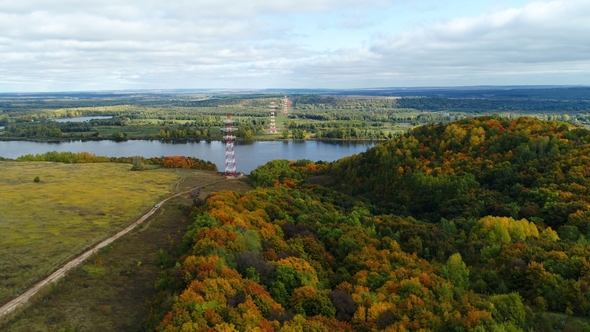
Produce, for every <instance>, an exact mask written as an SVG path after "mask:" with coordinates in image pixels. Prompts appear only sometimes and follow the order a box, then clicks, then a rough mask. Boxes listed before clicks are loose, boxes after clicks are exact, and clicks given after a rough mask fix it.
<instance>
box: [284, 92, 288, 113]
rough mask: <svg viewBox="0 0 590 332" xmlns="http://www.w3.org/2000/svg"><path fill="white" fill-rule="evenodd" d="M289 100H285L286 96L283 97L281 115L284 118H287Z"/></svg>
mask: <svg viewBox="0 0 590 332" xmlns="http://www.w3.org/2000/svg"><path fill="white" fill-rule="evenodd" d="M288 110H289V99H287V96H285V97H283V115H284V116H289V112H288Z"/></svg>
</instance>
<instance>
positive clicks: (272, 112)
mask: <svg viewBox="0 0 590 332" xmlns="http://www.w3.org/2000/svg"><path fill="white" fill-rule="evenodd" d="M275 108H276V106H275V102H274V100H273V101H271V102H270V132H271V133H272V134H274V133H276V132H277V127H276V126H275Z"/></svg>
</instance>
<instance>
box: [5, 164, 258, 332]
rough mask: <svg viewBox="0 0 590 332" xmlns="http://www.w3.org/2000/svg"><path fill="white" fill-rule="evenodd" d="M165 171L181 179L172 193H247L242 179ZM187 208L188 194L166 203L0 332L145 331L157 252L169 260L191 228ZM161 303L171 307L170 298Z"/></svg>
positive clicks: (41, 297) (200, 173)
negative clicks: (193, 190)
mask: <svg viewBox="0 0 590 332" xmlns="http://www.w3.org/2000/svg"><path fill="white" fill-rule="evenodd" d="M168 171H170V172H174V173H175V174H177V175H178V176H179V177H181V178H182V180H181V181H179V182H178V183H177V186H176V190H175V192H184V191H186V190H189V189H191V188H194V187H197V186H203V191H202V193H201V194H202V197H204V196H206V195H208V194H209V193H211V192H216V191H220V190H228V189H233V190H236V191H240V192H245V191H249V190H251V189H253V188H252V187H250V186H249V185H248V184H246V183H245V182H244V181H243V180H225V178H224V177H222V176H219V175H216V174H215V173H214V172H208V171H197V170H183V169H176V170H168ZM191 204H192V201H191V199H190V198H189V195H188V194H186V195H180V196H177V197H175V198H173V199H171V200H170V201H168V202H166V204H164V205H163V206H162V207H160V208H159V209H158V212H157V213H156V214H154V216H152V217H151V218H149V219H148V220H147V221H146V222H145V223H143V224H142V225H141V226H140V227H138V228H137V229H135V230H134V231H133V232H131V233H129V234H127V235H126V236H125V237H124V238H122V239H119V240H118V241H115V242H114V243H113V244H111V245H109V246H108V247H107V248H105V249H103V250H100V251H99V253H97V254H96V255H94V256H93V257H91V258H90V259H89V260H88V261H86V262H85V263H84V264H83V265H82V266H81V267H80V268H77V269H74V270H73V271H71V272H70V273H68V274H67V276H66V277H65V278H64V279H62V280H61V281H59V282H58V283H57V284H54V285H53V287H50V289H47V290H45V291H44V292H42V294H40V295H39V296H37V297H36V299H35V300H33V301H31V303H30V304H29V305H28V306H26V307H24V308H23V309H22V310H19V312H18V313H16V314H15V315H14V318H13V319H12V320H10V321H6V322H4V323H3V322H2V321H0V331H6V332H29V331H50V332H51V331H55V332H58V331H76V332H85V331H121V332H139V331H145V330H146V326H145V324H146V318H148V316H149V315H150V308H149V307H148V306H146V304H148V303H149V301H150V300H152V301H153V300H154V298H155V297H156V293H157V291H156V289H155V287H154V284H155V280H156V278H157V276H158V275H159V273H160V272H161V268H160V266H159V263H158V259H157V252H158V250H159V249H164V250H166V251H168V252H170V253H171V254H172V255H173V256H174V253H175V252H176V250H175V249H174V248H176V247H177V245H178V244H179V243H181V241H182V237H183V235H184V233H185V232H186V227H187V226H188V225H189V224H190V223H191V221H190V217H189V216H186V215H184V214H183V213H182V211H184V210H185V209H186V208H187V207H188V206H190V205H191ZM139 262H141V264H139ZM167 301H169V302H170V303H168V306H171V305H172V301H173V297H172V296H169V298H167ZM164 307H166V305H164Z"/></svg>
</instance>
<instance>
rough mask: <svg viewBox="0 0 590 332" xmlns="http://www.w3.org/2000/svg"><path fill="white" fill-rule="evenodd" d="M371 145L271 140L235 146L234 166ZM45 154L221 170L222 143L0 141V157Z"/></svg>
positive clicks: (326, 157) (327, 156) (326, 156)
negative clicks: (188, 163) (175, 161)
mask: <svg viewBox="0 0 590 332" xmlns="http://www.w3.org/2000/svg"><path fill="white" fill-rule="evenodd" d="M374 145H375V143H374V142H364V141H362V142H350V141H344V142H343V141H334V142H319V141H273V142H251V143H236V146H235V153H236V165H237V169H238V171H239V172H244V173H246V174H249V173H250V172H251V171H252V170H253V169H255V168H256V167H258V166H259V165H264V164H266V163H267V162H268V161H270V160H275V159H288V160H296V159H309V160H313V161H318V160H323V161H334V160H338V159H340V158H343V157H346V156H350V155H353V154H358V153H360V152H364V151H366V150H367V149H368V148H370V147H373V146H374ZM49 151H58V152H62V151H63V152H65V151H70V152H84V151H87V152H91V153H94V154H95V155H98V156H109V157H130V156H143V157H145V158H151V157H161V156H189V157H195V158H199V159H203V160H209V161H211V162H213V163H215V164H216V165H217V167H218V168H219V170H221V171H223V170H224V168H225V166H224V165H225V143H224V142H218V141H213V142H205V141H201V142H188V143H166V142H161V141H142V140H140V141H126V142H114V141H87V142H83V141H70V142H59V143H40V142H25V141H6V142H3V141H0V157H4V158H12V159H14V158H18V157H20V156H22V155H26V154H42V153H46V152H49Z"/></svg>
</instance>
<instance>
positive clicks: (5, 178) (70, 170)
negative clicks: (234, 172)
mask: <svg viewBox="0 0 590 332" xmlns="http://www.w3.org/2000/svg"><path fill="white" fill-rule="evenodd" d="M130 169H131V165H127V164H114V163H105V164H62V163H51V162H22V163H17V162H0V174H1V175H0V197H1V198H0V229H1V232H0V303H3V302H5V301H7V300H8V299H9V298H12V297H15V296H17V295H19V294H20V293H21V292H22V291H23V290H25V289H26V288H27V287H28V286H30V285H31V284H32V283H34V282H35V281H36V280H38V279H39V278H41V277H42V276H45V275H47V274H49V273H51V272H52V271H53V270H55V269H56V268H57V267H59V266H60V265H61V264H63V263H64V262H66V261H67V260H68V259H70V258H72V257H74V256H76V255H77V254H79V253H80V252H82V251H83V250H84V249H86V248H88V247H89V246H91V245H93V244H95V243H97V242H98V241H99V240H102V239H104V238H106V237H108V235H110V234H113V233H115V232H116V231H118V230H120V229H122V228H124V227H125V226H126V225H128V224H129V223H131V222H132V221H134V219H135V218H136V217H138V216H139V215H140V214H142V212H144V211H146V210H147V209H149V208H150V207H151V206H152V205H153V204H154V203H155V202H156V201H157V200H158V198H161V197H164V196H166V195H167V194H168V193H170V192H171V191H172V189H173V187H174V185H175V184H176V183H177V182H178V180H179V176H178V175H177V174H176V173H174V172H171V171H166V170H153V171H143V172H132V171H130ZM37 176H38V177H39V178H40V180H41V181H40V182H34V181H33V180H34V179H35V177H37Z"/></svg>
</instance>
